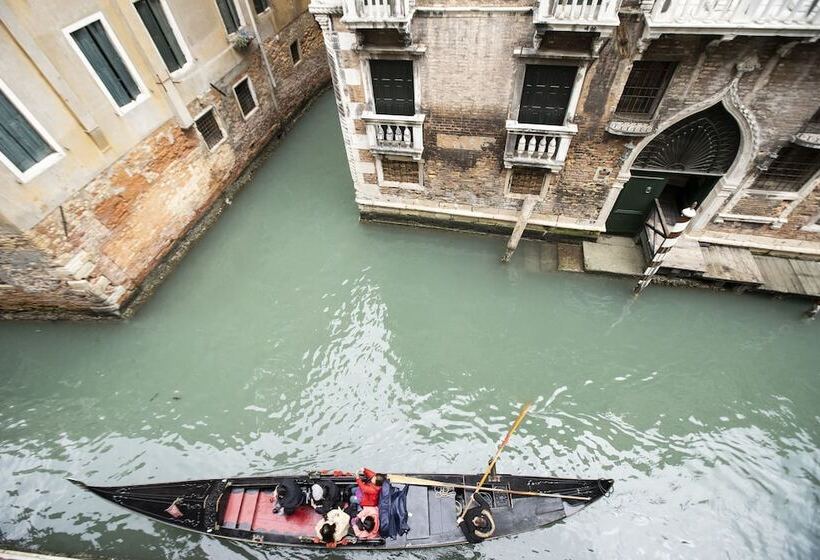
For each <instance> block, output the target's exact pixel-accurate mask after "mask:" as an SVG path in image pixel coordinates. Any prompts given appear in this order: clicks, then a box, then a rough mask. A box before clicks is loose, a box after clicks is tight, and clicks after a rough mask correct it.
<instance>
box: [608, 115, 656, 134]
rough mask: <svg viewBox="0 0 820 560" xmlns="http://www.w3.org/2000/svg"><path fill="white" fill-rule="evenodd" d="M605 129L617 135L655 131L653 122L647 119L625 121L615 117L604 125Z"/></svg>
mask: <svg viewBox="0 0 820 560" xmlns="http://www.w3.org/2000/svg"><path fill="white" fill-rule="evenodd" d="M606 131H607V132H609V133H610V134H615V135H617V136H646V135H647V134H651V133H652V132H654V131H655V124H654V123H651V122H648V121H627V120H619V119H617V118H616V119H613V120H611V121H610V122H609V124H607V125H606Z"/></svg>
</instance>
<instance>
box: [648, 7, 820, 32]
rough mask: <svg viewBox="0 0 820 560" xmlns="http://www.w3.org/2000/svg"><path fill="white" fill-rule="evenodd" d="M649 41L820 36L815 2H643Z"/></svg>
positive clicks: (818, 11) (819, 18)
mask: <svg viewBox="0 0 820 560" xmlns="http://www.w3.org/2000/svg"><path fill="white" fill-rule="evenodd" d="M643 6H644V9H645V15H646V22H647V25H648V27H649V35H650V37H658V36H660V35H661V34H662V33H701V34H715V33H725V34H731V35H788V36H796V37H803V36H819V35H820V3H818V2H817V0H675V1H674V2H669V1H668V0H654V2H652V0H649V1H647V0H644V2H643Z"/></svg>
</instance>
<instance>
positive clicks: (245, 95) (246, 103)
mask: <svg viewBox="0 0 820 560" xmlns="http://www.w3.org/2000/svg"><path fill="white" fill-rule="evenodd" d="M233 92H234V95H236V102H237V103H239V109H240V110H241V111H242V116H243V117H245V118H246V119H247V118H248V117H250V116H251V113H253V112H254V111H255V110H256V107H257V104H256V95H255V92H254V91H253V85H252V84H251V79H250V78H245V79H244V80H242V81H240V82H239V83H237V84H236V85H235V86H234V87H233Z"/></svg>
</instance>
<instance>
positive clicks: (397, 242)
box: [0, 97, 820, 560]
mask: <svg viewBox="0 0 820 560" xmlns="http://www.w3.org/2000/svg"><path fill="white" fill-rule="evenodd" d="M336 127H337V125H336V119H335V115H334V107H333V103H332V99H331V98H330V97H326V98H325V99H323V100H322V102H321V103H320V104H319V105H318V106H317V107H316V108H315V109H314V110H313V111H312V112H311V113H310V114H309V115H308V116H307V117H306V118H305V121H304V122H303V123H301V124H300V125H299V127H298V128H297V129H296V130H295V131H294V133H293V135H292V136H291V137H290V138H289V139H288V140H287V141H286V142H285V143H284V144H283V145H282V147H281V149H279V151H277V152H276V153H275V154H274V155H273V157H271V159H270V161H269V162H268V163H267V165H266V166H264V167H263V168H262V169H261V170H260V172H259V174H258V176H257V178H256V179H255V181H254V182H253V183H252V184H251V185H249V186H248V188H247V190H246V191H245V192H243V193H242V194H241V195H240V196H239V197H237V199H236V201H235V203H234V204H233V205H232V207H231V210H230V211H229V212H228V213H227V214H226V215H225V216H224V217H223V219H222V220H221V222H220V223H219V224H217V226H216V227H215V228H214V230H213V231H212V232H210V233H209V234H208V236H207V238H206V239H205V240H204V241H203V242H202V243H200V245H199V246H197V248H196V249H195V250H194V251H193V252H192V253H191V254H190V255H189V256H188V257H186V259H185V261H184V262H183V263H182V266H181V267H180V269H179V270H178V271H177V272H176V273H175V274H174V275H173V276H172V277H171V278H170V279H169V280H168V281H167V283H166V284H165V285H163V286H162V287H161V289H160V290H159V291H158V293H157V294H156V296H155V298H154V299H153V300H151V301H150V302H149V303H148V304H147V305H146V307H144V308H143V309H142V310H141V311H140V313H139V314H138V315H137V317H136V318H135V319H134V320H132V321H129V322H127V323H124V324H102V325H97V324H88V325H86V324H79V325H78V324H73V325H66V324H26V325H13V324H4V325H0V352H2V357H3V361H2V363H3V375H2V378H0V398H2V403H3V405H4V406H3V407H2V408H0V435H2V437H0V476H1V477H2V480H3V481H4V484H3V486H2V488H1V489H0V511H2V513H3V515H2V516H0V540H3V541H5V542H7V543H10V544H11V545H13V546H16V547H23V548H29V549H38V550H44V551H50V552H62V553H69V554H70V553H83V554H92V555H101V556H116V557H123V558H130V559H136V560H141V559H155V558H164V557H167V558H180V559H182V558H226V559H239V558H264V557H272V558H318V557H320V556H321V557H322V558H325V557H328V556H327V555H325V554H324V553H317V552H311V551H298V550H289V549H283V550H279V549H274V550H268V551H262V550H260V549H257V548H253V547H250V546H246V545H240V544H234V543H230V542H224V541H220V540H217V539H213V538H206V537H201V536H198V535H194V534H189V533H185V532H182V531H179V530H176V529H172V528H168V527H165V526H161V525H159V524H156V523H153V522H151V521H148V520H147V519H144V518H141V517H139V516H137V515H132V514H130V513H127V512H125V511H123V510H120V509H118V508H117V507H115V506H113V505H111V504H108V503H106V502H104V501H102V500H100V499H99V498H96V497H95V496H93V495H90V494H87V493H83V492H81V491H80V490H79V489H77V488H75V487H74V486H72V485H70V484H68V483H67V482H66V481H65V477H66V476H69V475H71V476H76V477H79V478H81V479H83V480H86V481H89V482H91V483H95V484H120V483H126V482H132V483H141V482H148V481H162V480H175V479H189V478H204V477H219V476H228V475H243V474H257V473H266V472H283V471H304V470H307V469H314V468H325V467H340V468H346V469H353V468H356V467H358V466H360V465H362V464H367V465H370V466H372V467H374V468H376V469H379V470H407V471H420V472H424V471H442V472H454V471H455V472H458V471H479V470H481V469H482V468H483V466H484V464H485V462H486V460H487V459H488V458H489V456H490V455H491V454H492V452H493V451H494V449H495V444H496V442H497V441H498V439H499V438H500V437H501V436H502V435H503V434H504V433H505V431H506V429H507V427H508V425H509V422H510V421H511V419H512V418H513V417H514V415H515V412H516V411H517V409H518V407H519V406H520V404H521V403H522V402H523V401H525V400H530V399H533V400H535V404H536V406H535V408H534V410H533V412H532V413H531V414H530V416H529V417H528V419H527V421H526V423H525V424H524V425H523V426H522V428H521V430H520V431H519V432H518V434H517V435H516V436H515V438H514V440H513V442H512V444H511V445H510V446H509V447H508V449H507V451H505V454H504V456H503V458H502V461H501V464H500V469H501V470H503V471H508V472H516V473H539V474H549V473H554V474H556V475H561V476H578V477H590V478H592V477H607V478H614V479H615V480H616V487H615V490H616V491H615V494H614V495H613V496H612V497H611V498H609V499H607V500H603V501H601V502H599V503H597V504H595V505H594V506H593V507H591V508H589V509H587V510H585V511H584V512H583V513H581V514H579V515H578V516H577V517H574V518H571V519H570V520H568V521H567V522H565V523H562V524H560V525H557V526H555V527H553V528H550V529H547V530H542V531H537V532H533V533H528V534H523V535H519V536H517V537H513V538H506V539H502V540H499V541H493V542H488V543H484V544H482V545H481V546H478V547H476V548H467V547H460V548H454V549H450V550H441V551H435V552H432V553H430V552H426V553H424V554H409V555H406V554H394V555H389V554H384V553H363V554H351V553H348V554H346V555H345V557H357V558H358V557H361V558H364V557H365V556H366V557H367V558H384V559H387V558H392V557H395V558H399V557H401V558H407V557H409V558H431V557H432V558H438V559H442V560H444V559H451V558H452V559H462V558H537V557H538V558H540V557H544V555H546V554H550V555H552V556H554V557H556V558H640V557H646V558H729V557H731V558H750V557H757V558H812V557H816V556H817V555H818V548H819V547H818V541H819V540H820V536H819V535H818V529H817V527H818V523H817V502H818V498H820V492H819V491H818V479H820V468H819V467H818V465H820V456H818V451H817V447H818V445H817V444H818V417H817V404H818V389H817V372H818V369H820V368H818V366H817V364H818V358H820V349H818V344H817V342H818V340H820V339H818V335H817V333H818V330H817V328H818V326H817V325H816V324H811V323H804V322H801V321H799V320H797V319H796V317H797V316H798V315H799V312H800V311H801V310H802V305H801V304H795V303H792V302H787V301H785V302H776V301H772V300H769V299H765V298H758V297H753V296H737V295H733V294H715V293H712V292H705V291H693V290H676V289H668V288H660V287H653V288H652V289H650V290H649V291H648V292H646V293H645V294H644V295H643V296H642V297H641V299H640V300H638V301H636V302H632V299H631V294H630V290H629V288H630V285H629V283H628V282H625V281H621V280H617V279H611V278H598V277H591V276H583V275H572V274H563V273H545V272H539V271H538V270H537V266H536V267H532V266H530V264H531V263H530V259H529V255H530V253H531V252H533V249H534V246H533V245H530V244H527V243H524V244H523V245H522V247H521V250H520V251H519V253H518V254H516V257H515V259H514V262H513V263H512V264H510V265H507V266H502V265H500V264H498V257H499V256H500V254H501V251H502V249H503V240H501V239H500V238H495V237H486V236H471V235H463V234H452V233H444V232H435V231H419V230H412V229H408V228H399V227H387V226H380V225H373V224H361V223H358V222H357V221H356V212H355V207H354V205H353V202H352V200H351V199H352V193H351V187H350V184H349V183H350V181H349V179H348V178H347V175H346V174H347V171H346V167H345V165H346V164H345V160H344V153H343V151H342V149H341V140H340V138H339V134H338V132H337V130H336ZM317 153H320V154H325V155H326V158H325V159H322V160H315V159H313V156H312V154H317Z"/></svg>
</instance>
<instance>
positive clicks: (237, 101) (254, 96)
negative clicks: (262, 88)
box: [231, 74, 259, 120]
mask: <svg viewBox="0 0 820 560" xmlns="http://www.w3.org/2000/svg"><path fill="white" fill-rule="evenodd" d="M245 80H247V81H248V89H250V90H251V97H253V102H254V103H255V105H254V107H253V109H251V111H250V112H249V113H248V114H247V115H246V114H245V113H243V112H242V104H241V103H240V102H239V96H238V95H237V94H236V86H238V85H239V84H241V83H242V82H244V81H245ZM231 89H232V90H233V97H234V99H236V105H237V107H239V113H240V114H241V115H242V118H243V119H244V120H248V119H249V118H251V117H252V116H253V114H254V113H256V112H257V111H258V110H259V98H257V97H256V88H254V87H253V82H252V81H251V77H250V76H249V75H248V74H245V75H244V76H242V77H241V78H239V79H238V80H237V81H236V82H234V84H233V86H232V87H231Z"/></svg>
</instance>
